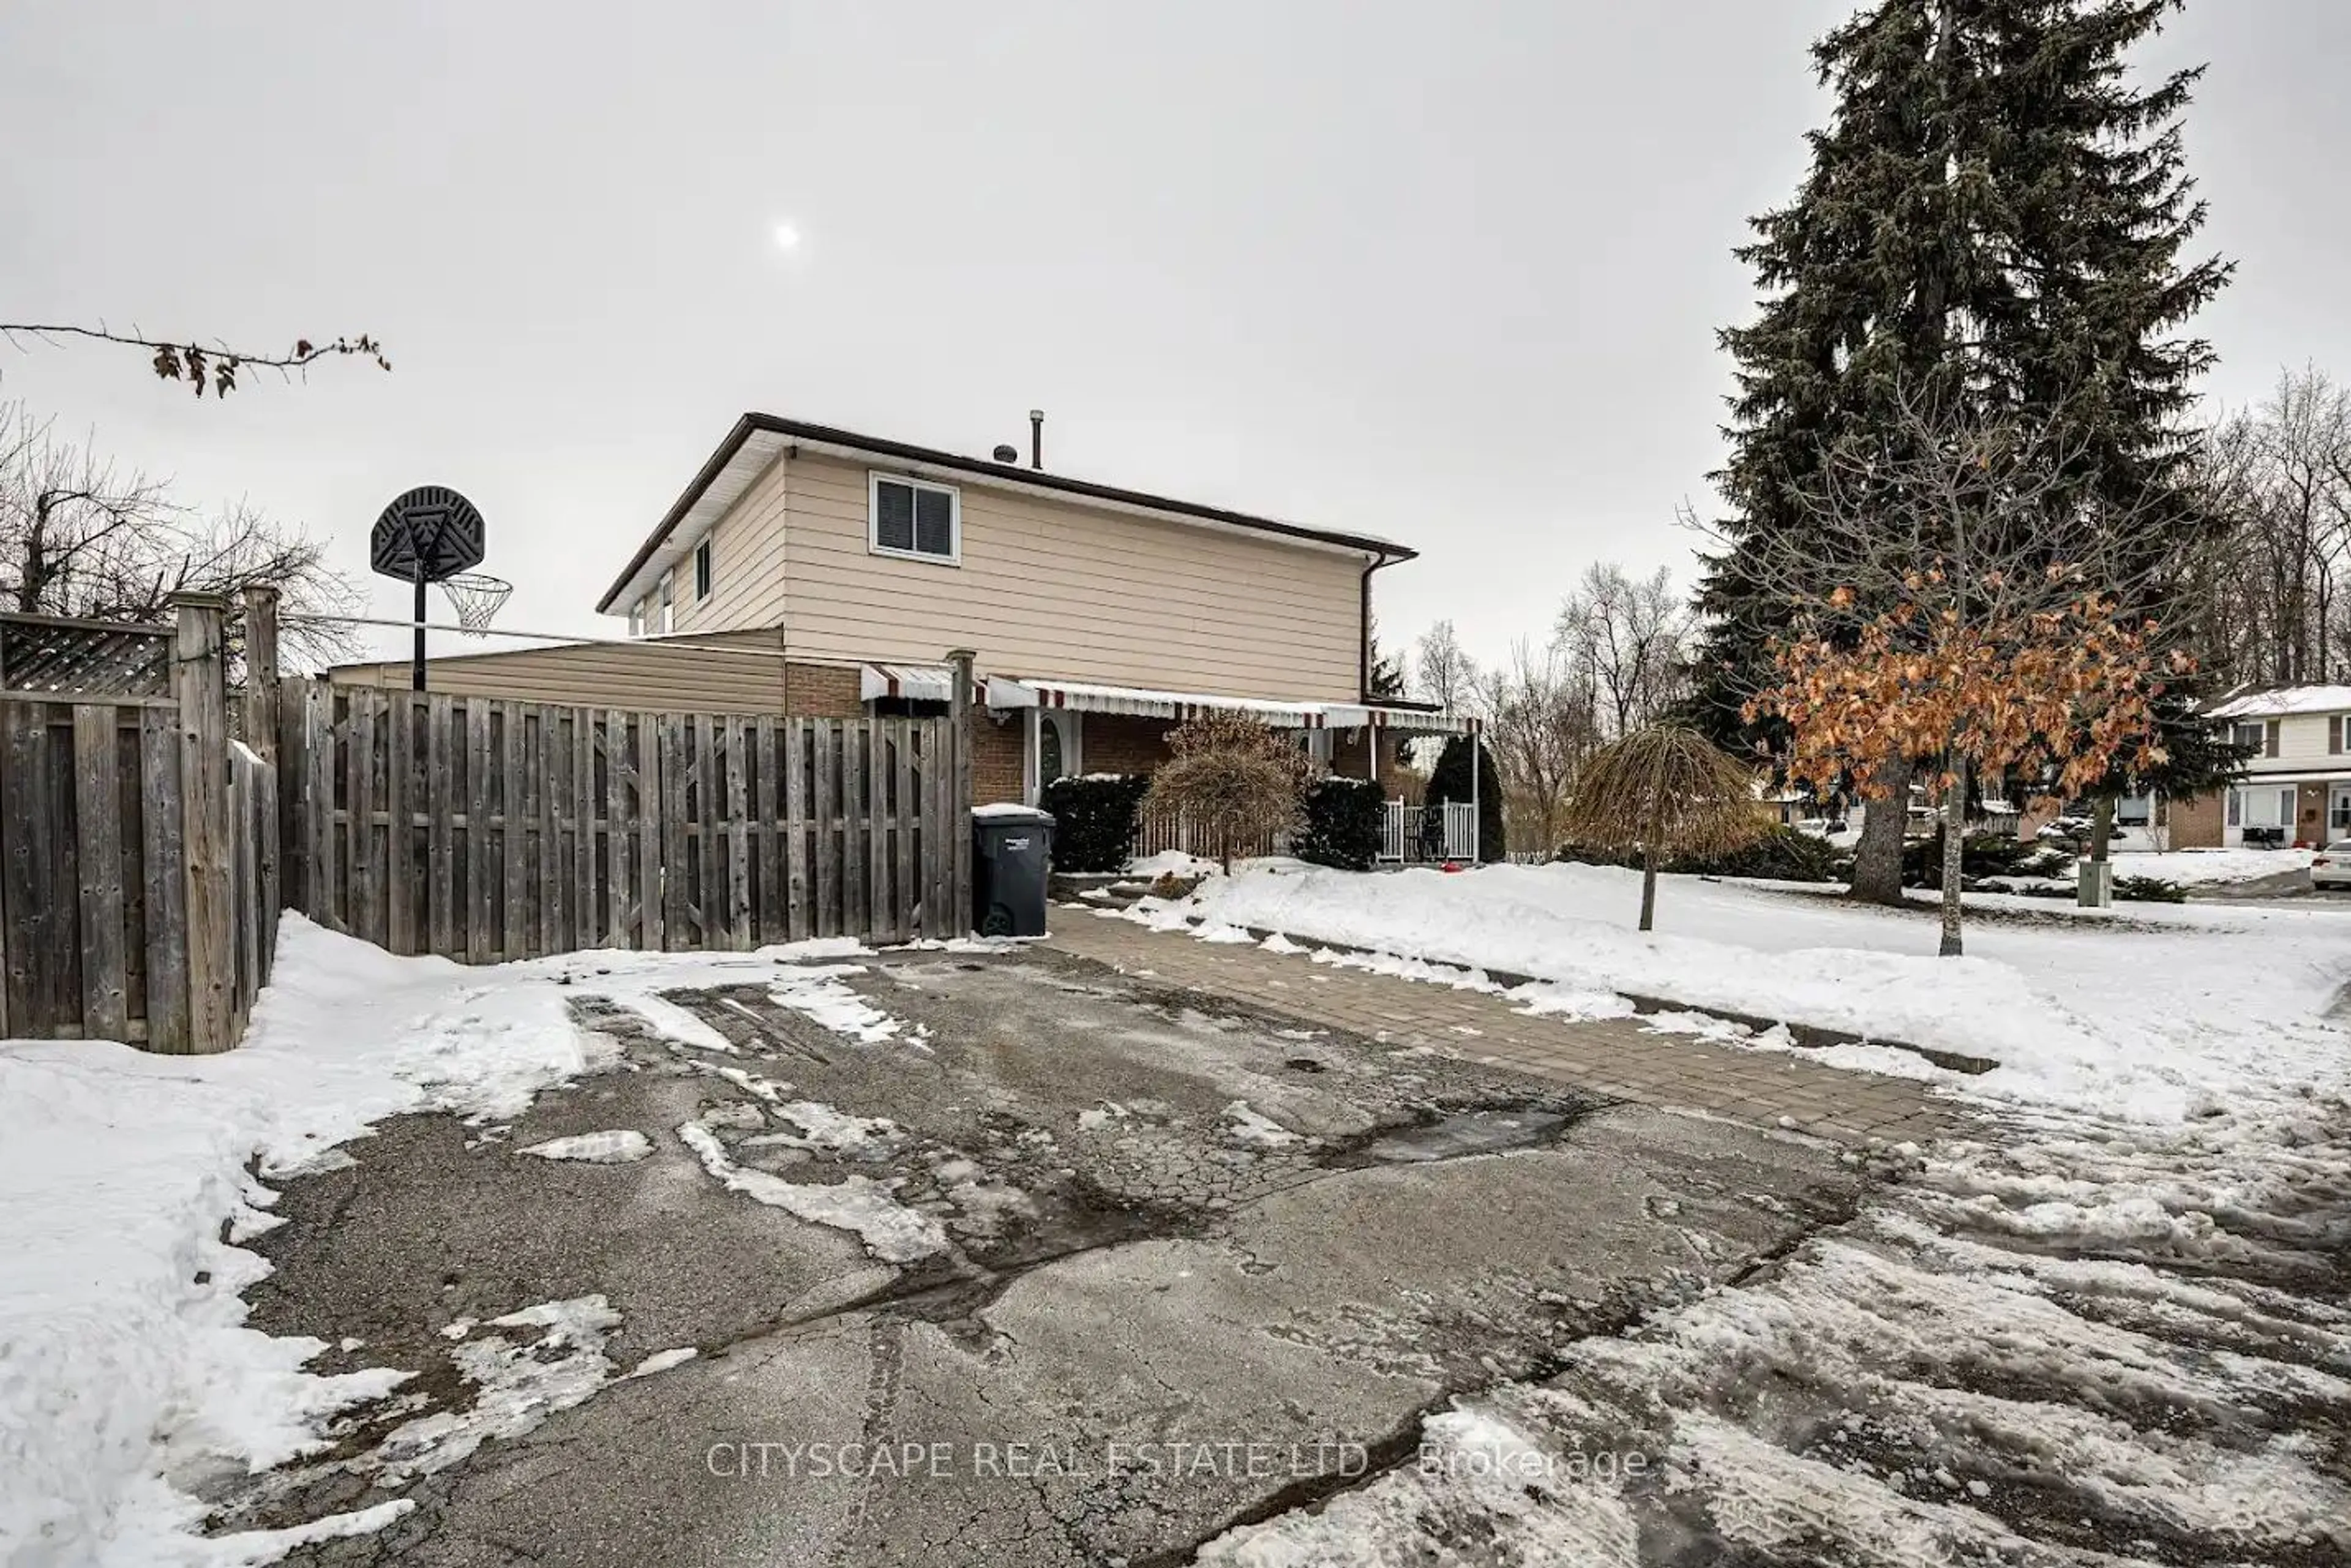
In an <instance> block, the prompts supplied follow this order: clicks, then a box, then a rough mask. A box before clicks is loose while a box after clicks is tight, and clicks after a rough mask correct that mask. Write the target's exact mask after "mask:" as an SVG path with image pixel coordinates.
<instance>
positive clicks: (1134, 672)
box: [682, 456, 1366, 702]
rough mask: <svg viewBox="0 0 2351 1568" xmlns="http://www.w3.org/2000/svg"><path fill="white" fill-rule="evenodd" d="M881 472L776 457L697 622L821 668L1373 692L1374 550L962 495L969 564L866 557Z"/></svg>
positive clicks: (1221, 690)
mask: <svg viewBox="0 0 2351 1568" xmlns="http://www.w3.org/2000/svg"><path fill="white" fill-rule="evenodd" d="M874 471H875V470H873V469H870V468H868V467H866V466H865V465H859V464H852V463H847V462H842V461H839V460H836V459H831V458H816V457H808V456H800V457H792V458H788V459H787V460H786V461H784V462H782V463H779V464H777V465H775V466H774V467H772V468H771V469H770V470H769V471H768V474H766V475H765V476H762V477H761V479H760V480H759V481H758V483H757V484H756V485H754V486H752V487H751V489H750V490H749V491H747V493H746V495H745V497H744V499H743V502H742V504H741V505H740V506H738V507H736V508H735V509H734V511H733V512H731V513H729V514H728V515H727V517H725V518H724V519H722V520H721V522H720V523H719V525H718V527H717V528H716V530H715V538H716V545H715V549H714V563H713V564H714V567H715V569H716V571H717V574H718V583H717V586H716V591H714V592H713V594H712V598H711V601H710V603H709V604H708V605H706V606H705V607H704V608H705V614H704V615H703V616H702V617H700V618H698V619H697V620H695V621H693V622H682V624H685V625H712V626H716V625H734V626H752V625H763V624H774V623H775V622H778V621H780V622H782V624H783V627H784V633H785V637H786V641H787V643H788V645H789V648H790V650H791V653H792V654H793V656H794V657H795V658H804V659H813V660H888V661H896V662H905V663H935V662H936V661H937V660H938V659H939V658H940V657H941V655H943V654H944V653H946V651H947V650H948V649H950V648H956V647H968V648H972V649H975V650H977V653H978V654H979V667H980V668H981V669H982V670H983V671H997V672H1000V673H1003V674H1023V675H1030V676H1039V677H1058V678H1060V679H1063V680H1073V681H1092V682H1099V683H1102V684H1104V685H1125V686H1143V687H1149V688H1153V689H1157V690H1173V691H1194V692H1203V693H1210V694H1217V695H1232V696H1259V697H1276V696H1280V697H1300V698H1308V699H1321V700H1325V701H1342V702H1343V701H1350V700H1353V698H1355V697H1356V696H1357V695H1359V693H1360V691H1361V686H1362V682H1361V676H1360V670H1359V664H1358V659H1359V653H1358V645H1359V643H1358V640H1359V638H1360V636H1361V633H1362V624H1361V599H1360V594H1361V587H1362V581H1363V571H1364V565H1365V564H1366V563H1365V561H1364V558H1363V557H1361V556H1358V555H1353V554H1348V553H1343V552H1340V551H1336V550H1332V549H1317V548H1310V547H1307V546H1303V545H1300V544H1293V543H1290V542H1289V541H1286V540H1283V539H1280V538H1276V537H1273V536H1268V535H1254V534H1248V533H1243V532H1239V531H1231V530H1225V529H1218V528H1197V527H1192V526H1188V525H1186V524H1181V523H1174V522H1162V521H1158V520H1155V519H1152V518H1145V517H1134V516H1132V515H1130V514H1127V513H1123V512H1118V511H1113V510H1110V509H1107V508H1094V507H1084V506H1080V505H1074V504H1067V503H1062V502H1059V501H1055V500H1050V499H1046V498H1042V497H1031V496H1024V495H1019V494H1015V493H1012V492H1008V491H1002V490H996V489H992V488H989V487H987V486H984V485H980V484H973V483H958V484H957V485H956V489H957V490H958V492H959V494H960V527H961V529H962V538H961V553H962V561H961V564H960V565H951V564H948V563H946V562H943V561H940V562H935V561H927V560H914V559H903V558H900V557H895V556H881V555H876V554H874V553H872V550H871V549H868V548H867V538H868V523H869V518H868V515H867V507H868V504H869V500H868V497H869V476H870V475H871V474H872V472H874ZM879 471H880V472H883V473H888V472H890V470H889V469H887V468H886V467H884V468H882V469H880V470H879ZM931 477H933V478H934V479H935V476H931ZM778 560H780V563H781V570H780V571H779V570H778V564H777V563H778Z"/></svg>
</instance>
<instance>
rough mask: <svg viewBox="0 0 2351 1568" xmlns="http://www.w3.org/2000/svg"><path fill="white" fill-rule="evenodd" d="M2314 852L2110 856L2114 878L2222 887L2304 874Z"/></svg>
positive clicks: (2125, 853) (2177, 852)
mask: <svg viewBox="0 0 2351 1568" xmlns="http://www.w3.org/2000/svg"><path fill="white" fill-rule="evenodd" d="M2316 853H2317V852H2316V851H2315V850H2295V849H2276V850H2245V849H2237V850H2168V851H2165V852H2160V853H2158V852H2156V851H2153V850H2139V851H2123V852H2117V853H2116V855H2115V856H2114V857H2113V859H2114V864H2115V874H2116V876H2159V877H2161V878H2162V879H2163V880H2164V881H2166V882H2176V883H2179V884H2180V885H2181V886H2183V887H2224V886H2227V885H2229V884H2230V883H2240V882H2259V881H2261V880H2262V878H2263V877H2271V876H2279V875H2283V873H2287V872H2294V871H2308V870H2309V869H2310V862H2311V860H2312V859H2313V857H2314V856H2315V855H2316Z"/></svg>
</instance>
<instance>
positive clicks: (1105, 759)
mask: <svg viewBox="0 0 2351 1568" xmlns="http://www.w3.org/2000/svg"><path fill="white" fill-rule="evenodd" d="M1174 728H1175V721H1174V720H1173V719H1165V718H1144V717H1143V716H1141V715H1139V714H1129V713H1090V714H1088V715H1086V717H1085V747H1084V751H1085V755H1084V757H1083V758H1082V759H1081V760H1082V761H1083V762H1084V764H1085V769H1086V771H1087V772H1089V773H1148V772H1150V771H1151V770H1152V769H1153V768H1157V767H1158V766H1159V765H1160V764H1161V763H1163V762H1165V761H1166V760H1167V732H1168V731H1169V730H1171V729H1174Z"/></svg>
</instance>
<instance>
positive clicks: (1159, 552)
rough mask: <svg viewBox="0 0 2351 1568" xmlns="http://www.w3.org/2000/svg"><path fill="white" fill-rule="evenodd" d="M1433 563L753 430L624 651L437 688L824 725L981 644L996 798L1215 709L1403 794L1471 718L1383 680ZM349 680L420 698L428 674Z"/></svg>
mask: <svg viewBox="0 0 2351 1568" xmlns="http://www.w3.org/2000/svg"><path fill="white" fill-rule="evenodd" d="M1415 554H1416V552H1415V551H1414V550H1412V549H1409V548H1407V547H1405V546H1403V545H1398V544H1395V543H1391V542H1389V541H1387V540H1384V539H1381V538H1374V537H1373V536H1371V535H1368V534H1364V533H1358V532H1353V531H1349V530H1345V529H1338V528H1316V527H1308V526H1305V525H1302V524H1299V523H1292V522H1286V521H1281V520H1279V519H1276V518H1271V517H1256V516H1251V515H1249V514H1246V513H1241V512H1236V511H1231V510H1228V509H1227V508H1225V507H1217V506H1210V505H1206V504H1203V503H1200V502H1196V501H1185V500H1178V499H1174V498H1171V497H1164V496H1154V495H1146V494H1144V493H1143V492H1140V491H1135V490H1128V489H1122V488H1119V487H1116V486H1109V485H1102V484H1097V483H1094V482H1092V481H1090V480H1083V479H1078V478H1074V477H1071V476H1066V475H1061V474H1057V473H1053V472H1050V471H1049V470H1047V469H1045V468H1043V467H1041V466H1040V465H1038V464H1037V462H1036V460H1035V458H1034V456H1033V447H1032V459H1031V462H1030V464H1029V465H1025V466H1024V465H1021V464H1020V463H1019V459H1018V455H1017V454H1016V453H1015V452H1014V451H1013V449H1012V448H1010V447H999V448H998V449H997V455H996V457H994V458H992V459H991V458H980V457H969V456H964V455H957V454H955V453H951V452H943V451H937V450H934V449H932V448H929V447H923V446H915V445H912V444H908V443H905V442H903V441H896V440H891V439H885V438H883V437H878V436H871V435H860V434H855V433H853V432H851V431H846V430H839V429H834V428H831V427H829V426H825V425H820V424H810V423H804V422H802V421H799V420H792V419H783V418H778V417H777V416H774V415H771V414H763V413H748V414H746V415H744V416H743V417H742V418H741V419H740V420H739V421H737V423H736V425H735V427H734V429H733V430H731V431H729V432H728V433H727V435H726V439H725V440H724V441H722V442H720V443H719V444H718V447H717V449H716V451H715V452H713V453H712V454H711V455H710V458H709V460H708V461H707V462H705V464H704V465H702V468H701V470H700V471H699V472H698V473H696V474H695V476H694V477H693V479H692V480H691V482H689V483H688V484H687V486H685V489H684V493H683V494H681V495H680V496H679V497H678V498H677V501H676V502H675V504H674V505H673V506H672V507H670V509H669V511H668V512H667V514H666V515H664V517H662V518H661V519H660V520H659V521H658V522H657V523H656V524H655V525H654V526H653V530H652V531H651V533H649V534H648V535H647V536H646V538H645V540H644V542H643V544H642V545H641V546H640V547H639V548H638V549H637V550H636V551H635V553H634V554H633V555H632V556H631V557H630V558H629V559H628V560H627V562H626V563H625V564H624V565H622V567H621V568H620V569H619V571H618V574H617V576H616V577H615V578H614V580H613V581H612V585H611V588H610V589H608V590H607V591H605V593H604V595H603V597H602V599H601V600H600V601H598V603H597V605H596V609H597V610H598V611H599V612H601V613H603V614H606V615H610V616H612V617H615V618H616V619H618V620H619V621H620V622H622V625H624V626H625V627H626V629H627V637H628V640H627V641H625V642H621V641H615V642H608V643H582V644H571V645H564V646H556V647H547V648H527V649H521V650H517V651H513V652H498V653H478V654H472V655H461V656H458V657H454V658H436V659H434V660H432V661H431V664H430V671H429V680H430V684H431V685H432V686H433V687H434V689H436V690H442V691H449V692H453V693H465V694H480V695H499V696H518V697H526V698H529V699H532V700H538V701H547V702H571V703H588V704H595V705H601V706H635V707H692V708H697V709H703V710H711V711H740V712H750V713H782V714H787V715H791V716H809V717H854V716H864V715H875V716H879V715H888V714H899V715H903V714H914V715H924V714H933V713H943V712H945V711H946V704H947V702H948V700H949V696H950V681H951V667H950V665H949V664H947V663H946V659H947V655H948V653H949V652H950V651H951V650H956V649H968V650H971V651H972V652H973V653H974V654H975V655H976V658H975V671H976V674H977V683H976V706H975V709H974V720H973V725H972V742H973V746H972V753H973V772H974V779H975V789H976V792H977V799H978V800H981V801H996V800H1021V801H1028V802H1032V803H1033V802H1034V801H1035V800H1036V799H1037V797H1038V793H1039V791H1040V789H1042V788H1043V787H1044V786H1045V785H1046V784H1048V783H1050V781H1051V780H1053V779H1056V778H1060V777H1061V776H1063V775H1065V774H1075V773H1084V772H1119V773H1131V772H1147V771H1149V770H1150V769H1151V768H1153V767H1155V765H1156V764H1157V763H1159V762H1160V761H1161V760H1162V759H1163V758H1165V756H1166V755H1167V749H1166V738H1165V737H1166V735H1167V732H1168V731H1169V730H1170V729H1172V728H1173V727H1175V726H1176V725H1177V724H1179V723H1180V722H1182V720H1183V719H1185V718H1186V717H1187V716H1191V715H1194V714H1196V713H1198V712H1200V711H1203V710H1206V709H1214V708H1228V709H1235V710H1238V711H1242V712H1247V713H1251V714H1255V715H1257V716H1259V717H1261V718H1263V719H1264V720H1265V722H1266V723H1268V724H1270V725H1272V726H1274V727H1277V728H1280V729H1285V730H1289V731H1292V732H1294V733H1295V734H1296V735H1297V737H1298V739H1299V744H1300V745H1301V747H1306V748H1307V749H1309V750H1311V752H1312V753H1313V754H1314V755H1315V756H1316V757H1317V758H1320V759H1322V760H1323V761H1325V762H1327V763H1328V764H1329V765H1330V766H1331V768H1332V770H1333V771H1336V772H1339V773H1343V774H1347V775H1350V776H1353V777H1360V778H1374V777H1375V778H1380V779H1384V780H1386V781H1388V782H1389V784H1390V788H1391V792H1392V793H1394V792H1400V789H1401V786H1402V779H1403V775H1404V774H1405V770H1406V764H1405V761H1404V760H1403V759H1402V758H1401V757H1400V755H1399V753H1400V747H1401V745H1402V743H1403V742H1404V741H1405V740H1407V739H1409V738H1410V737H1415V736H1422V735H1444V734H1458V733H1464V732H1467V731H1468V730H1469V729H1470V728H1471V727H1472V721H1470V720H1468V718H1465V717H1461V716H1455V715H1450V714H1445V713H1439V712H1437V711H1434V710H1432V709H1430V708H1428V707H1426V706H1416V705H1413V704H1409V703H1402V702H1396V701H1384V700H1379V699H1375V698H1374V697H1373V696H1372V695H1371V693H1370V690H1369V684H1368V678H1367V677H1368V673H1369V670H1370V631H1371V612H1372V578H1373V575H1374V573H1375V572H1377V571H1379V570H1382V569H1384V568H1386V567H1391V566H1395V565H1397V564H1399V563H1401V562H1404V561H1407V560H1410V559H1414V556H1415ZM330 675H331V678H332V679H335V680H338V681H357V682H371V683H381V684H384V685H404V684H405V682H406V680H407V673H406V666H405V665H404V664H369V665H354V666H349V667H345V668H341V669H338V670H335V671H333V672H330Z"/></svg>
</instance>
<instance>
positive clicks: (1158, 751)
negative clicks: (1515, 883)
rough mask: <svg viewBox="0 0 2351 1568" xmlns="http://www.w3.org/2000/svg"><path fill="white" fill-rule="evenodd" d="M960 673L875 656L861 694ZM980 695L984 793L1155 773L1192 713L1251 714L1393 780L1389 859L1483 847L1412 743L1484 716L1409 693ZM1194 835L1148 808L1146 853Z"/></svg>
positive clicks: (993, 686) (988, 683)
mask: <svg viewBox="0 0 2351 1568" xmlns="http://www.w3.org/2000/svg"><path fill="white" fill-rule="evenodd" d="M952 680H953V676H952V674H951V673H950V672H949V671H948V669H947V668H946V666H944V665H936V666H933V665H924V666H906V665H869V666H867V667H866V669H865V671H864V672H863V674H862V680H861V691H862V695H864V696H865V698H866V700H867V701H868V702H869V703H874V702H880V701H893V702H905V703H914V704H928V703H932V702H937V703H945V702H946V701H947V700H948V699H949V697H950V696H951V695H952V689H951V688H952ZM972 701H973V706H974V707H975V709H976V715H975V721H974V726H973V736H974V748H973V749H974V759H975V765H976V766H975V775H976V779H977V786H978V794H979V798H980V799H982V800H1019V802H1021V803H1022V804H1024V805H1031V806H1033V805H1036V804H1037V803H1038V800H1039V799H1040V796H1041V794H1042V793H1043V791H1044V789H1045V787H1046V786H1047V785H1049V784H1050V783H1052V782H1053V780H1055V779H1062V778H1068V777H1072V776H1082V775H1085V774H1102V773H1117V774H1128V775H1134V774H1147V773H1150V772H1152V771H1153V770H1154V769H1155V768H1158V767H1159V766H1160V765H1161V764H1162V763H1164V762H1165V761H1166V760H1167V759H1168V757H1169V755H1170V753H1169V751H1168V747H1167V736H1168V733H1169V732H1170V731H1171V730H1173V729H1175V727H1177V726H1179V725H1181V724H1183V723H1184V722H1185V721H1186V719H1190V718H1194V717H1196V716H1200V715H1201V714H1204V713H1208V712H1217V711H1221V712H1228V713H1242V714H1248V715H1249V716H1252V717H1255V718H1258V719H1259V720H1260V721H1262V722H1263V723H1264V724H1265V725H1267V726H1268V727H1270V728H1272V729H1276V730H1279V731H1281V732H1283V733H1285V734H1288V735H1291V736H1293V737H1295V738H1296V740H1297V742H1298V745H1299V746H1300V747H1301V748H1302V749H1303V750H1304V751H1306V752H1307V754H1308V755H1309V756H1311V757H1312V758H1314V759H1315V760H1316V761H1317V762H1319V763H1321V764H1322V766H1324V767H1325V768H1329V769H1330V770H1331V771H1332V773H1333V774H1336V775H1338V776H1340V777H1342V778H1349V779H1372V780H1374V781H1376V782H1378V783H1379V784H1381V785H1382V786H1383V788H1384V791H1385V792H1386V794H1387V796H1388V802H1387V819H1386V831H1385V833H1384V846H1383V858H1384V859H1387V860H1390V861H1423V860H1426V861H1441V860H1448V859H1449V860H1470V859H1473V858H1474V857H1475V856H1476V854H1477V852H1478V844H1477V821H1478V811H1477V806H1476V802H1475V801H1471V802H1468V803H1463V802H1454V803H1452V804H1450V805H1446V806H1438V807H1432V808H1428V809H1426V810H1424V809H1423V808H1422V807H1421V806H1420V805H1419V804H1418V803H1417V802H1416V799H1414V798H1416V796H1417V793H1418V790H1417V776H1416V774H1415V773H1414V771H1413V768H1412V765H1411V762H1410V760H1409V758H1406V757H1405V751H1404V748H1405V745H1406V744H1407V743H1408V742H1410V741H1413V740H1416V739H1419V738H1422V737H1428V736H1439V737H1445V736H1456V735H1474V734H1476V733H1477V731H1478V727H1479V726H1478V720H1477V719H1475V718H1474V717H1471V716H1468V715H1466V714H1457V713H1447V712H1445V711H1442V710H1439V709H1437V708H1434V707H1428V706H1420V705H1416V704H1412V703H1405V702H1333V701H1329V700H1325V699H1319V698H1282V697H1247V696H1232V695H1219V694H1214V693H1201V692H1177V691H1161V690H1154V689H1150V688H1146V687H1137V686H1113V685H1100V684H1096V683H1092V682H1081V681H1064V680H1054V679H1050V678H1045V677H1040V676H1031V675H1023V674H1001V673H993V672H991V673H989V674H986V675H983V676H981V677H979V678H978V679H977V681H976V682H975V685H974V690H973V694H972ZM1475 771H1476V770H1475V769H1472V772H1473V774H1474V773H1475ZM1187 838H1188V834H1187V832H1186V827H1185V824H1183V823H1181V822H1179V821H1153V820H1151V819H1150V818H1148V817H1146V819H1145V821H1144V825H1143V830H1142V835H1141V839H1140V841H1139V843H1138V852H1139V853H1143V854H1150V853H1155V852H1159V851H1162V850H1185V851H1187V852H1188V851H1189V850H1190V847H1191V846H1190V844H1189V843H1188V842H1187V841H1186V840H1187ZM1274 847H1275V846H1271V845H1269V846H1266V852H1272V850H1273V848H1274Z"/></svg>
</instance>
